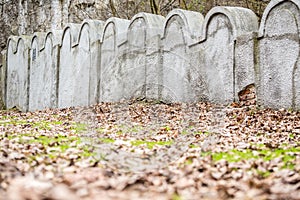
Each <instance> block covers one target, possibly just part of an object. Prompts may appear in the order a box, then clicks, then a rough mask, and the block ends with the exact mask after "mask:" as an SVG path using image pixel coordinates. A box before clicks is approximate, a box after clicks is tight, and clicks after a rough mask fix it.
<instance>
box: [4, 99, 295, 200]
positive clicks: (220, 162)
mask: <svg viewBox="0 0 300 200" xmlns="http://www.w3.org/2000/svg"><path fill="white" fill-rule="evenodd" d="M0 194H1V195H0V199H1V200H6V199H8V200H41V199H44V200H45V199H47V200H69V199H72V200H77V199H83V200H90V199H170V200H180V199H300V113H299V112H293V111H289V110H270V109H260V108H258V107H256V106H247V107H245V106H244V107H238V106H237V105H231V106H227V107H224V106H217V105H211V104H207V103H195V104H170V105H167V104H160V103H155V102H143V101H126V102H121V103H102V104H98V105H95V106H92V107H88V108H70V109H63V110H58V109H55V110H45V111H39V112H27V113H21V112H18V111H16V110H9V111H0Z"/></svg>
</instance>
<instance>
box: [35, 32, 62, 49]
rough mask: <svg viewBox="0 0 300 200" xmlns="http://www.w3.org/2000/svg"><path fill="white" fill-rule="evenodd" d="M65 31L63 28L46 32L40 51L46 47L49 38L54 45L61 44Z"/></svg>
mask: <svg viewBox="0 0 300 200" xmlns="http://www.w3.org/2000/svg"><path fill="white" fill-rule="evenodd" d="M62 34H63V31H62V30H53V31H49V32H47V33H46V36H45V40H44V41H43V43H42V46H41V49H40V51H42V50H44V49H45V45H46V42H47V40H51V41H52V47H55V46H58V45H60V40H61V38H62Z"/></svg>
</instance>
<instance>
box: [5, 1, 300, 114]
mask: <svg viewBox="0 0 300 200" xmlns="http://www.w3.org/2000/svg"><path fill="white" fill-rule="evenodd" d="M299 5H300V1H299V0H297V1H296V0H290V1H288V0H273V1H271V3H270V4H269V5H268V7H267V8H266V10H265V12H264V14H263V18H262V22H261V24H260V26H259V24H258V19H257V17H256V15H255V14H254V13H253V12H252V11H251V10H249V9H245V8H240V7H215V8H213V9H211V10H210V11H209V12H208V14H207V15H206V16H205V17H204V16H203V15H201V14H200V13H198V12H192V11H185V10H180V9H175V10H173V11H171V12H170V13H169V14H168V15H167V17H166V18H165V17H162V16H158V15H153V14H148V13H138V14H137V15H135V16H134V17H133V18H132V19H131V20H125V19H119V18H110V19H108V20H107V21H106V22H102V21H97V20H86V21H84V22H83V23H82V24H68V25H67V26H66V27H65V28H64V29H63V30H62V31H60V32H51V31H50V32H48V33H36V34H34V35H33V37H32V39H31V37H29V36H21V37H11V38H10V39H9V41H8V50H7V53H6V59H5V60H6V62H5V64H4V65H3V66H6V71H7V72H6V76H5V77H2V79H1V80H5V81H2V82H3V83H2V84H4V83H5V84H6V87H5V88H6V90H5V91H6V93H5V94H6V98H5V102H6V106H7V107H8V108H11V107H14V106H17V107H19V108H20V109H22V110H28V109H29V110H39V109H44V108H54V107H59V108H63V107H70V106H87V105H91V104H95V103H97V102H112V101H120V100H122V99H132V98H142V99H143V98H146V99H156V100H161V101H164V102H196V101H201V100H206V101H210V102H214V103H220V104H228V103H231V102H233V101H238V94H239V92H240V91H242V90H243V89H245V88H247V86H249V85H253V84H255V85H256V88H257V99H258V104H259V105H261V106H265V107H273V108H281V107H283V108H295V109H299V108H300V90H299V88H300V81H299V76H300V72H299V67H298V65H299V62H298V59H299V31H298V25H299ZM2 71H4V69H3V70H2ZM2 88H3V87H2Z"/></svg>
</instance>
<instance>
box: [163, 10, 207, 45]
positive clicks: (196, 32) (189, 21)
mask: <svg viewBox="0 0 300 200" xmlns="http://www.w3.org/2000/svg"><path fill="white" fill-rule="evenodd" d="M174 17H179V19H180V20H181V22H180V23H183V27H184V29H185V34H188V35H185V37H186V39H187V40H186V41H187V44H188V45H190V44H193V43H195V42H197V41H196V40H197V39H199V38H200V36H201V28H202V26H203V23H204V16H203V15H202V14H201V13H199V12H194V11H188V10H182V9H174V10H172V11H171V12H170V13H169V14H168V15H167V17H166V21H165V23H164V25H163V27H164V29H163V33H162V39H164V38H165V36H166V33H167V32H166V30H167V26H168V25H169V24H170V23H172V19H173V18H174Z"/></svg>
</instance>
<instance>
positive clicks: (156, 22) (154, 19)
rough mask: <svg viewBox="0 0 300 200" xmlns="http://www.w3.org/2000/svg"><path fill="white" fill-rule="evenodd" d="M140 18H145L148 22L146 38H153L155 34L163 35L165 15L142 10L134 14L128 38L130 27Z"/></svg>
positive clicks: (146, 22)
mask: <svg viewBox="0 0 300 200" xmlns="http://www.w3.org/2000/svg"><path fill="white" fill-rule="evenodd" d="M140 18H142V19H144V21H145V24H146V28H147V31H146V38H151V37H153V36H155V35H161V33H162V28H163V25H164V21H165V17H163V16H161V15H155V14H151V13H145V12H141V13H138V14H136V15H134V16H133V17H132V19H131V20H130V24H129V27H128V31H127V39H128V34H129V29H130V27H131V26H132V25H133V24H134V22H135V21H136V20H138V19H140Z"/></svg>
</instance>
